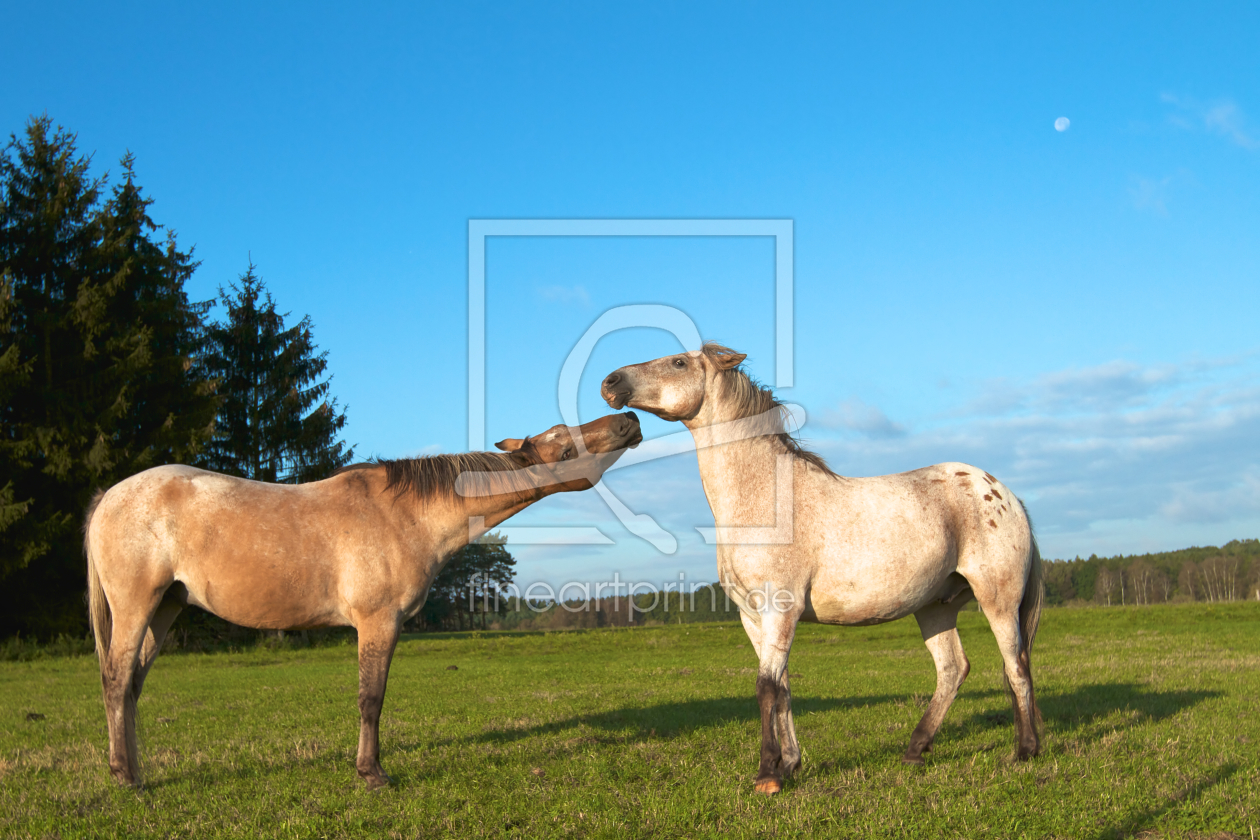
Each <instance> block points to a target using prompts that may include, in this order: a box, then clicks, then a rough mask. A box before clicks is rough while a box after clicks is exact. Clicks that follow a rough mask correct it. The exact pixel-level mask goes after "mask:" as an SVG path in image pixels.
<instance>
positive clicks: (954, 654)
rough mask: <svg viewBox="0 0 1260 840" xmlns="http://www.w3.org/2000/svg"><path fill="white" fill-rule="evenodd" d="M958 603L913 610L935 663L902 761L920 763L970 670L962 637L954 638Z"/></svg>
mask: <svg viewBox="0 0 1260 840" xmlns="http://www.w3.org/2000/svg"><path fill="white" fill-rule="evenodd" d="M968 600H969V599H968ZM962 604H963V600H961V599H959V600H956V601H955V602H953V603H948V604H942V603H939V602H938V603H933V604H929V605H928V606H926V607H924V608H923V609H921V610H919V611H918V612H917V613H915V614H914V618H915V620H916V621H918V622H919V632H920V633H922V634H923V644H925V645H927V649H928V652H929V653H931V654H932V660H933V661H934V662H935V663H936V691H935V693H933V694H932V700H931V702H930V703H928V707H927V711H926V712H924V713H923V719H922V720H920V721H919V725H918V726H916V727H915V728H914V733H913V734H912V735H911V736H910V746H909V748H908V749H907V750H906V754H905V755H904V756H902V758H901V760H902V761H904V762H905V763H906V764H922V763H923V753H925V752H928V751H929V750H930V749H932V740H933V739H934V738H936V733H937V730H939V729H940V728H941V721H943V720H945V713H946V712H948V711H949V707H950V706H951V705H953V702H954V698H955V697H957V696H958V689H959V688H960V687H961V686H962V684H963V680H965V679H966V678H967V673H968V672H969V671H970V670H971V664H970V663H969V662H968V661H967V655H966V654H965V653H963V647H962V640H960V639H959V638H958V610H959V608H960V607H961V606H962Z"/></svg>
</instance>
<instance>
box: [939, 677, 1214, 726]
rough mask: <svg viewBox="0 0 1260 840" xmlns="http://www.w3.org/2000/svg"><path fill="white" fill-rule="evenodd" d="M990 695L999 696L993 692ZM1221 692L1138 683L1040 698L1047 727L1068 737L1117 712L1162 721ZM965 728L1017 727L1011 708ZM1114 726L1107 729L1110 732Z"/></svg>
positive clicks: (1083, 688) (966, 722)
mask: <svg viewBox="0 0 1260 840" xmlns="http://www.w3.org/2000/svg"><path fill="white" fill-rule="evenodd" d="M986 693H988V694H998V693H999V692H996V691H990V692H986ZM1223 694H1224V692H1221V691H1204V690H1183V691H1151V690H1149V689H1147V688H1146V687H1144V686H1141V685H1138V684H1136V683H1094V684H1092V685H1082V686H1079V687H1078V688H1077V689H1076V690H1075V691H1072V692H1069V693H1066V694H1049V695H1044V696H1041V697H1038V698H1037V705H1038V706H1040V707H1041V716H1042V719H1043V720H1044V721H1045V723H1046V726H1047V727H1048V728H1050V729H1052V730H1053V731H1055V732H1059V733H1069V732H1075V731H1077V730H1082V729H1088V728H1089V727H1090V726H1092V725H1093V724H1095V723H1097V722H1099V721H1100V720H1102V719H1103V718H1107V717H1109V716H1111V715H1113V714H1115V713H1116V712H1118V711H1123V710H1126V709H1127V710H1131V711H1134V712H1138V713H1139V715H1140V716H1141V717H1140V720H1139V721H1135V722H1147V721H1160V720H1163V719H1165V718H1168V717H1172V716H1173V715H1175V714H1177V713H1178V712H1180V711H1181V710H1182V709H1188V708H1190V707H1191V706H1197V705H1198V704H1200V703H1202V702H1203V701H1204V700H1210V699H1213V698H1216V697H1220V696H1222V695H1223ZM958 725H960V726H962V727H964V728H971V727H975V728H981V729H984V728H995V727H1000V726H1012V725H1014V718H1013V717H1012V714H1011V710H1010V708H1009V707H1007V708H1005V709H1003V710H1002V711H1001V712H997V713H994V712H992V711H989V712H978V713H976V714H974V715H972V716H970V717H969V718H966V719H964V720H962V721H960V722H959V724H958ZM1112 728H1114V727H1112V726H1110V725H1109V726H1108V727H1107V730H1108V731H1110V730H1111V729H1112Z"/></svg>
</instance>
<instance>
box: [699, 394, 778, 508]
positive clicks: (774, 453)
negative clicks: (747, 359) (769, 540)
mask: <svg viewBox="0 0 1260 840" xmlns="http://www.w3.org/2000/svg"><path fill="white" fill-rule="evenodd" d="M683 425H685V426H687V428H689V429H690V430H691V436H692V438H693V439H694V440H695V442H696V459H697V460H698V461H699V465H700V480H701V482H702V483H703V484H704V493H705V496H707V497H708V499H709V507H710V508H712V509H713V515H714V517H715V518H716V519H717V521H718V523H719V524H722V525H734V524H740V523H745V524H754V525H765V524H770V523H772V522H773V521H774V498H775V497H774V481H775V476H776V472H775V470H776V467H777V463H778V458H779V456H780V455H783V454H784V452H783V447H782V445H780V444H779V443H778V441H777V438H776V435H777V434H778V433H779V426H778V424H777V415H775V416H773V417H770V418H767V417H765V416H762V417H760V418H736V417H730V416H726V415H724V413H723V412H721V411H720V410H719V411H714V412H711V413H703V412H702V413H701V414H700V415H697V416H696V418H694V419H692V420H688V421H684V423H683ZM762 520H764V521H762Z"/></svg>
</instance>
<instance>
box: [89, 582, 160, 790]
mask: <svg viewBox="0 0 1260 840" xmlns="http://www.w3.org/2000/svg"><path fill="white" fill-rule="evenodd" d="M122 600H123V599H121V598H119V599H118V601H120V602H121V601H122ZM120 606H121V609H118V608H115V609H112V613H113V627H112V629H111V632H110V643H109V652H108V653H107V654H106V657H105V661H104V662H102V663H101V688H102V690H103V693H104V696H105V720H106V722H107V723H108V725H109V772H110V775H112V776H113V777H114V778H115V779H116V780H117V781H118V782H119V783H120V784H124V785H127V786H135V785H139V784H140V756H139V751H138V748H137V745H136V683H135V678H136V675H137V665H138V660H139V657H140V648H141V646H142V644H143V642H144V635H145V631H146V629H147V628H148V626H149V621H150V616H152V614H153V611H154V608H155V607H156V604H148V605H141V606H140V607H139V608H135V607H134V605H129V604H125V603H121V604H120ZM110 607H111V608H114V607H115V604H114V603H111V604H110ZM141 680H143V678H141Z"/></svg>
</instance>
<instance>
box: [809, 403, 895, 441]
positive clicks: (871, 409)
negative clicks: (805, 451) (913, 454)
mask: <svg viewBox="0 0 1260 840" xmlns="http://www.w3.org/2000/svg"><path fill="white" fill-rule="evenodd" d="M817 423H818V425H820V426H822V427H823V428H825V429H847V430H849V431H852V432H858V433H859V434H861V435H863V436H864V437H868V438H895V437H901V436H903V435H904V434H905V433H906V427H905V426H903V425H901V424H900V423H894V422H893V421H892V420H890V419H889V418H888V415H886V414H884V412H882V411H880V410H879V409H878V408H876V407H875V406H873V405H870V404H869V403H865V402H863V401H862V400H860V399H858V398H856V397H852V398H850V399H847V400H844V401H843V402H841V403H840V404H839V405H838V406H836V407H835V408H832V409H828V410H827V411H824V412H823V413H822V415H821V416H820V417H819V418H818V420H817Z"/></svg>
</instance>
